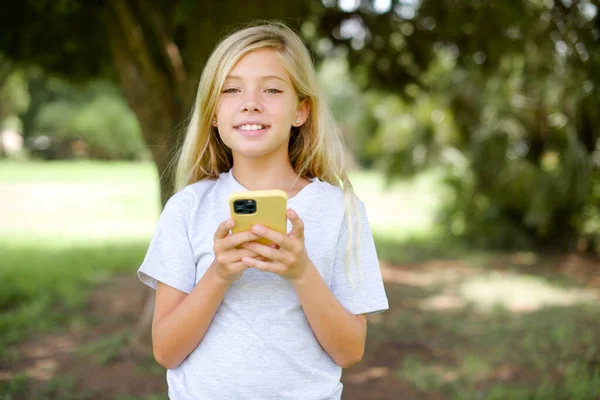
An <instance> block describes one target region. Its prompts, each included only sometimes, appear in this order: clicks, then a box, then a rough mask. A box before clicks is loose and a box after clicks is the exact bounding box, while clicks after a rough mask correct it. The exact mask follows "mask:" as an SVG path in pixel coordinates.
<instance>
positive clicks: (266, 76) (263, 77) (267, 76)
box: [225, 75, 285, 82]
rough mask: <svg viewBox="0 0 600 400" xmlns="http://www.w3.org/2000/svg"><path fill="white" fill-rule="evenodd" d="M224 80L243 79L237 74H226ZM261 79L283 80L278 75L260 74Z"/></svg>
mask: <svg viewBox="0 0 600 400" xmlns="http://www.w3.org/2000/svg"><path fill="white" fill-rule="evenodd" d="M225 79H226V80H228V79H237V80H243V79H242V77H241V76H237V75H228V76H227V78H225ZM260 79H261V80H263V81H265V80H267V79H278V80H280V81H283V82H285V79H283V78H282V77H280V76H277V75H265V76H261V77H260Z"/></svg>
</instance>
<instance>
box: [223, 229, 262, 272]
mask: <svg viewBox="0 0 600 400" xmlns="http://www.w3.org/2000/svg"><path fill="white" fill-rule="evenodd" d="M234 226H235V221H233V220H232V219H228V220H227V221H224V222H222V223H221V224H220V225H219V227H218V228H217V231H216V232H215V244H214V248H213V251H214V253H215V259H214V261H213V263H212V266H213V267H214V268H215V270H216V272H217V275H218V276H219V277H220V278H221V279H223V281H224V282H226V283H232V282H234V281H236V280H238V279H240V278H241V277H242V274H243V273H244V271H245V270H246V269H247V268H248V265H246V264H244V263H243V262H242V259H243V258H248V259H251V260H252V259H254V257H259V258H260V259H262V257H260V256H259V255H258V254H257V253H256V252H254V251H252V250H250V249H238V248H236V246H239V245H241V244H242V243H245V242H250V241H252V240H257V239H259V237H260V236H258V235H256V234H254V233H252V232H249V231H248V232H238V233H233V234H230V233H229V230H230V229H231V228H233V227H234Z"/></svg>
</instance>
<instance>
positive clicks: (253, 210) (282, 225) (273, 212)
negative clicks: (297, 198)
mask: <svg viewBox="0 0 600 400" xmlns="http://www.w3.org/2000/svg"><path fill="white" fill-rule="evenodd" d="M287 200H288V197H287V194H286V193H285V192H284V191H283V190H250V191H245V192H235V193H232V194H231V195H230V196H229V209H230V214H231V219H233V220H234V221H235V226H234V227H233V229H232V230H231V232H232V233H237V232H245V231H248V230H250V228H251V227H252V225H254V224H260V225H263V226H266V227H267V228H269V229H272V230H274V231H277V232H281V233H283V234H284V235H285V234H287V215H286V211H287ZM257 241H258V242H259V243H263V244H269V243H271V241H270V240H268V239H265V238H261V239H259V240H257Z"/></svg>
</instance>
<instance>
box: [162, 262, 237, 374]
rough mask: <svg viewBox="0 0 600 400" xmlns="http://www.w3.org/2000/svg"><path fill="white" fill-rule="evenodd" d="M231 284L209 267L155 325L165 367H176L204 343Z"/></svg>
mask: <svg viewBox="0 0 600 400" xmlns="http://www.w3.org/2000/svg"><path fill="white" fill-rule="evenodd" d="M229 286H230V284H228V283H225V282H224V281H223V280H222V279H220V278H219V277H218V276H217V275H216V273H215V271H214V268H213V267H212V266H211V267H209V268H208V270H207V271H206V273H205V274H204V276H203V277H202V278H201V279H200V281H199V282H198V284H197V285H196V286H195V287H194V289H193V290H192V291H191V292H190V294H188V295H187V296H186V297H185V298H184V299H183V300H182V301H181V303H180V304H179V305H177V307H175V309H174V310H173V311H171V313H169V314H168V315H166V316H165V317H163V318H162V319H161V320H160V322H158V323H156V324H154V325H153V327H152V342H153V349H154V355H155V357H156V359H157V361H158V362H159V363H160V364H161V365H162V366H163V367H165V368H168V369H172V368H176V367H177V366H178V365H179V364H181V362H182V361H183V360H184V359H185V358H186V357H187V356H188V355H189V354H190V353H191V352H192V351H193V350H194V349H195V348H196V347H197V346H198V344H200V342H201V341H202V338H203V337H204V334H205V333H206V331H207V330H208V327H209V325H210V323H211V321H212V319H213V317H214V315H215V313H216V311H217V309H218V308H219V305H220V304H221V302H222V301H223V298H224V297H225V293H226V292H227V289H228V288H229Z"/></svg>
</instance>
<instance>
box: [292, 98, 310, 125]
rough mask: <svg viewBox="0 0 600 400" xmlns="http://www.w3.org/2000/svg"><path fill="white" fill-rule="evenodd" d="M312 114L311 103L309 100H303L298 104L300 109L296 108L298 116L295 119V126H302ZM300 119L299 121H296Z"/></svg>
mask: <svg viewBox="0 0 600 400" xmlns="http://www.w3.org/2000/svg"><path fill="white" fill-rule="evenodd" d="M309 114H310V103H309V102H308V100H302V102H300V104H298V110H296V118H295V119H294V126H302V125H304V123H305V122H306V120H307V119H308V116H309ZM296 121H298V123H296Z"/></svg>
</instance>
